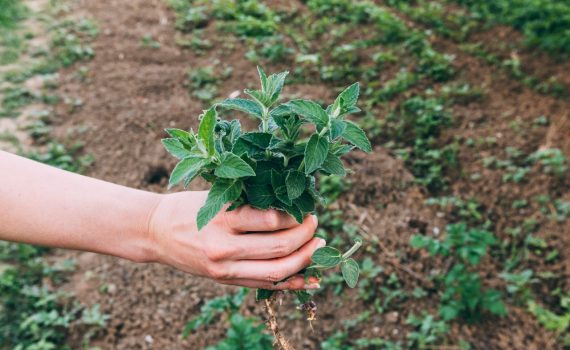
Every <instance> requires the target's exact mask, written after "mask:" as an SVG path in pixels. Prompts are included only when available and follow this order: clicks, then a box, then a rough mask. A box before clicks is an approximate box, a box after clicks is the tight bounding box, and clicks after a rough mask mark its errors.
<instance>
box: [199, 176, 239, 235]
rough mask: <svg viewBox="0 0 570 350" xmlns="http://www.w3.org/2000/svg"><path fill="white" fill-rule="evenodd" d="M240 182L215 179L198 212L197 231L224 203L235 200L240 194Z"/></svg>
mask: <svg viewBox="0 0 570 350" xmlns="http://www.w3.org/2000/svg"><path fill="white" fill-rule="evenodd" d="M241 190H242V182H241V181H239V180H238V181H236V180H228V179H216V181H215V182H214V185H213V186H212V188H211V189H210V192H209V193H208V199H206V204H204V206H203V207H202V208H200V210H199V211H198V220H197V225H198V230H201V229H202V228H203V227H204V226H206V224H208V222H210V221H211V220H212V219H213V218H214V217H215V216H216V214H218V212H219V211H220V210H221V209H222V206H223V205H224V204H225V203H228V202H233V201H235V200H237V199H238V198H239V196H240V194H241Z"/></svg>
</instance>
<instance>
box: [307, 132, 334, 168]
mask: <svg viewBox="0 0 570 350" xmlns="http://www.w3.org/2000/svg"><path fill="white" fill-rule="evenodd" d="M328 151H329V142H328V141H327V139H326V138H325V137H321V136H319V135H318V134H313V136H311V138H310V139H309V142H308V143H307V146H306V148H305V173H306V174H310V173H312V172H314V171H315V170H317V169H319V168H320V167H321V165H322V164H323V162H324V161H325V159H326V158H327V154H328Z"/></svg>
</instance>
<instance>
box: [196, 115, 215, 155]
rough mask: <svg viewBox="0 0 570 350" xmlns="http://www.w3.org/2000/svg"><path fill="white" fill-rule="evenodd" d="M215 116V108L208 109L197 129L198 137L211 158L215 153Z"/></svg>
mask: <svg viewBox="0 0 570 350" xmlns="http://www.w3.org/2000/svg"><path fill="white" fill-rule="evenodd" d="M217 116H218V113H216V108H215V106H214V107H212V108H210V109H208V110H207V111H206V112H205V113H204V115H203V116H202V120H200V126H199V128H198V137H199V138H200V139H201V140H202V141H203V142H204V145H205V146H206V151H207V152H208V155H209V156H213V155H214V154H215V153H216V148H215V145H214V130H215V127H216V119H217Z"/></svg>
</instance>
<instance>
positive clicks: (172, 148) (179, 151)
mask: <svg viewBox="0 0 570 350" xmlns="http://www.w3.org/2000/svg"><path fill="white" fill-rule="evenodd" d="M162 145H163V146H164V148H166V150H167V151H168V153H170V154H172V155H173V156H174V157H176V158H178V159H183V158H186V157H188V156H190V155H191V153H190V151H188V150H187V149H186V148H184V145H183V144H182V142H180V140H178V139H174V138H169V139H162Z"/></svg>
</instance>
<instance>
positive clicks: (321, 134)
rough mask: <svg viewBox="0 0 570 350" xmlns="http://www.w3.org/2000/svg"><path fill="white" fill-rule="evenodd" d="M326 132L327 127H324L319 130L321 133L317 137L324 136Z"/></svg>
mask: <svg viewBox="0 0 570 350" xmlns="http://www.w3.org/2000/svg"><path fill="white" fill-rule="evenodd" d="M327 131H329V128H328V126H325V127H324V128H323V129H322V130H321V132H319V136H323V135H324V134H326V133H327Z"/></svg>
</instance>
